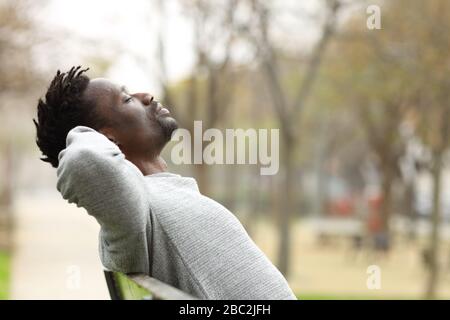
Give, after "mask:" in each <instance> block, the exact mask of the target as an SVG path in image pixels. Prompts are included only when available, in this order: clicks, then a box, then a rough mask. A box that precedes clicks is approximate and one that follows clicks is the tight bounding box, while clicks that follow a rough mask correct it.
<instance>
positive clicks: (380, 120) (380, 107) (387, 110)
mask: <svg viewBox="0 0 450 320" xmlns="http://www.w3.org/2000/svg"><path fill="white" fill-rule="evenodd" d="M378 18H380V19H379V20H378ZM378 23H380V24H378ZM448 30H450V2H449V1H448V0H427V1H425V0H389V1H377V0H371V1H365V0H305V1H295V0H283V1H281V0H279V1H276V0H273V1H262V0H215V1H204V0H166V1H162V0H153V1H145V0H133V1H120V0H108V1H106V0H105V1H101V0H96V1H87V0H79V1H63V0H37V1H29V0H28V1H27V0H14V1H13V0H0V59H1V63H0V119H1V122H0V298H1V299H47V298H53V299H104V298H108V293H107V289H106V285H105V282H104V278H103V274H102V267H101V264H100V261H99V258H98V252H97V248H98V247H97V242H98V241H97V237H98V226H97V225H96V222H95V221H94V220H93V219H92V218H91V217H89V216H88V215H87V214H86V212H85V211H84V210H83V209H79V208H76V207H75V205H70V204H68V203H66V202H65V201H64V200H63V199H62V197H61V196H60V194H59V193H58V192H57V190H56V187H55V181H56V173H55V170H54V169H53V168H51V167H50V166H49V165H48V164H46V163H44V162H42V161H40V160H39V157H40V153H39V150H38V148H37V146H36V145H35V142H34V139H35V136H34V135H35V129H34V126H33V123H32V118H33V117H35V114H36V106H37V101H38V98H40V97H42V96H43V94H44V93H45V91H46V88H47V86H48V85H49V83H50V81H51V79H52V78H53V76H54V75H55V73H56V70H57V69H61V70H62V71H67V70H68V69H69V68H70V67H71V66H73V65H80V64H81V65H83V66H85V67H90V71H89V73H88V74H89V76H90V77H91V78H95V77H106V78H110V79H112V80H113V81H116V82H117V83H119V84H125V85H127V87H128V88H129V89H130V91H144V92H150V93H152V94H154V95H155V96H156V97H157V98H158V99H160V100H161V101H163V102H164V103H165V104H167V105H168V106H169V108H170V110H171V111H172V113H174V114H175V116H176V118H177V119H178V121H179V123H180V125H181V127H183V128H187V129H189V130H192V128H193V123H194V120H202V121H203V130H206V129H207V128H212V127H214V128H219V129H224V128H255V129H262V128H279V129H280V143H279V147H280V170H279V172H278V174H276V175H273V176H261V175H260V170H259V169H260V168H259V166H258V165H214V166H210V165H184V166H178V165H173V164H171V163H170V149H171V146H173V142H172V143H171V144H170V145H169V146H168V147H167V148H166V154H165V155H166V156H165V159H166V160H167V161H168V163H169V167H170V170H171V171H172V172H175V173H179V174H183V175H187V176H194V177H195V178H196V179H197V181H198V183H199V187H200V189H201V191H202V193H204V194H206V195H208V196H210V197H212V198H214V199H216V200H218V201H219V202H221V203H222V204H224V205H225V206H226V207H227V208H229V209H230V210H231V211H232V212H233V213H235V214H236V216H237V217H238V218H239V220H240V221H241V222H242V223H243V225H244V226H245V228H246V230H247V231H248V233H249V234H250V236H251V237H252V238H253V239H254V241H255V242H256V243H257V244H258V246H260V248H261V249H262V250H263V251H264V252H265V253H266V254H267V255H268V256H269V258H270V259H271V260H272V261H273V262H274V264H275V265H276V266H277V267H278V268H279V269H280V271H281V272H282V273H283V274H284V275H285V276H286V277H287V279H288V281H289V283H290V285H291V287H292V288H293V290H294V291H295V293H296V294H297V296H298V297H299V298H301V299H424V298H426V299H448V298H450V225H449V220H450V170H449V168H450V167H449V165H450V161H449V160H450V159H449V153H448V151H449V135H450V130H449V129H450V127H449V124H450V123H449V120H450V118H449V115H450V76H449V75H450V72H449V71H450V55H449V48H450V37H449V34H448Z"/></svg>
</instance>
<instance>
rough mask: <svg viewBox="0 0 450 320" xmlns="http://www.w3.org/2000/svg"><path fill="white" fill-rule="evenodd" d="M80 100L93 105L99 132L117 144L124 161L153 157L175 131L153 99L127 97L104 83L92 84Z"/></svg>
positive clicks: (141, 95)
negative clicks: (100, 124) (101, 120)
mask: <svg viewBox="0 0 450 320" xmlns="http://www.w3.org/2000/svg"><path fill="white" fill-rule="evenodd" d="M83 98H84V99H87V100H88V101H92V102H94V105H95V106H96V110H95V111H96V113H97V114H98V116H99V117H100V118H101V119H103V120H105V123H106V125H105V126H103V127H102V128H99V130H98V131H100V132H102V133H103V134H105V135H106V136H107V137H108V138H110V139H111V140H113V141H114V142H115V143H116V144H118V145H119V147H120V149H121V150H122V152H123V153H124V154H125V155H126V156H127V158H143V157H144V158H148V157H155V156H156V155H158V154H159V153H160V152H161V150H162V148H163V147H164V146H165V144H166V143H167V142H168V141H169V140H170V138H171V136H172V133H173V131H174V130H175V129H176V128H177V127H178V126H177V122H176V121H175V119H173V118H172V117H171V115H170V112H169V110H167V109H166V108H165V107H164V106H162V105H161V103H159V102H157V101H156V100H155V99H154V98H153V96H152V95H150V94H148V93H134V94H130V93H129V92H127V90H126V89H125V87H124V86H119V85H117V84H115V83H113V82H111V81H109V80H107V79H102V78H98V79H93V80H91V81H90V82H89V85H88V87H87V88H86V91H85V92H84V96H83Z"/></svg>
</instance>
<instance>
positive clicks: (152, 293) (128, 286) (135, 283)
mask: <svg viewBox="0 0 450 320" xmlns="http://www.w3.org/2000/svg"><path fill="white" fill-rule="evenodd" d="M104 273H105V279H106V284H107V285H108V290H109V294H110V296H111V299H112V300H195V299H196V298H195V297H193V296H191V295H189V294H187V293H185V292H183V291H181V290H179V289H177V288H175V287H172V286H170V285H168V284H166V283H164V282H161V281H159V280H157V279H155V278H152V277H149V276H147V275H144V274H128V275H126V274H123V273H120V272H114V271H109V270H104Z"/></svg>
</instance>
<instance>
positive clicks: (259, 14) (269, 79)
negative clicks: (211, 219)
mask: <svg viewBox="0 0 450 320" xmlns="http://www.w3.org/2000/svg"><path fill="white" fill-rule="evenodd" d="M250 4H251V7H252V11H253V12H254V13H255V14H254V17H255V19H256V22H255V23H253V25H254V26H255V27H253V28H251V27H250V26H249V27H248V31H249V35H250V37H251V39H252V41H253V42H254V44H255V45H256V47H257V50H258V52H259V58H260V61H261V68H262V71H263V74H264V76H265V78H266V83H267V88H268V90H269V93H270V98H271V99H272V105H273V107H274V110H275V113H276V115H277V117H278V121H279V123H280V131H281V138H282V139H281V148H282V150H281V151H282V154H281V167H282V169H283V171H284V182H283V186H282V189H281V193H280V194H281V196H282V199H281V208H280V214H279V234H280V242H279V243H280V244H279V249H278V267H279V269H280V271H281V272H282V273H283V274H285V275H287V274H288V272H289V256H290V255H289V253H290V244H291V236H290V224H291V218H292V213H293V211H294V190H295V189H296V188H295V186H294V182H295V175H294V170H295V165H294V164H295V160H294V156H295V154H296V150H297V147H298V145H299V139H300V136H299V134H298V122H299V121H300V116H301V114H302V110H303V109H304V107H305V105H306V102H307V99H308V98H309V97H310V95H311V93H312V89H313V86H314V84H315V81H316V78H317V76H318V73H319V68H320V66H321V63H322V60H323V56H324V54H325V51H326V49H327V46H328V44H329V41H330V39H331V38H332V36H333V34H334V32H335V30H336V22H337V16H338V12H339V10H340V8H341V2H340V1H338V0H327V1H325V7H324V8H325V11H326V17H325V19H324V22H323V25H322V27H321V33H320V38H319V40H318V41H317V43H316V45H315V47H314V48H313V50H312V52H311V53H310V55H309V61H308V63H307V65H306V69H305V71H304V76H303V80H302V81H301V82H300V85H299V87H298V88H297V90H296V95H295V96H294V97H293V98H291V97H290V96H289V95H288V94H287V92H286V91H285V88H284V85H283V81H282V79H281V78H280V77H281V76H282V75H281V70H280V64H279V61H277V50H280V49H279V48H277V47H276V45H275V44H274V43H273V42H272V39H271V38H270V37H269V31H270V28H271V23H272V22H273V19H272V17H271V15H272V13H273V12H271V9H272V8H271V7H270V6H268V5H267V3H265V2H263V1H259V0H252V1H250ZM296 196H297V195H296Z"/></svg>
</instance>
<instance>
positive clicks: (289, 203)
mask: <svg viewBox="0 0 450 320" xmlns="http://www.w3.org/2000/svg"><path fill="white" fill-rule="evenodd" d="M283 142H284V143H283V146H284V149H283V160H282V164H283V168H284V181H283V186H282V187H281V192H282V196H281V197H280V198H281V211H280V216H279V225H280V227H279V230H280V243H279V249H278V268H279V269H280V272H281V273H282V274H283V275H284V276H287V275H288V273H289V262H290V248H291V229H290V223H291V220H292V212H293V211H294V204H293V199H292V191H293V189H294V185H293V183H294V181H295V179H294V166H293V164H294V163H293V162H294V161H293V160H294V155H295V141H294V140H293V139H286V138H285V139H284V141H283Z"/></svg>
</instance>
